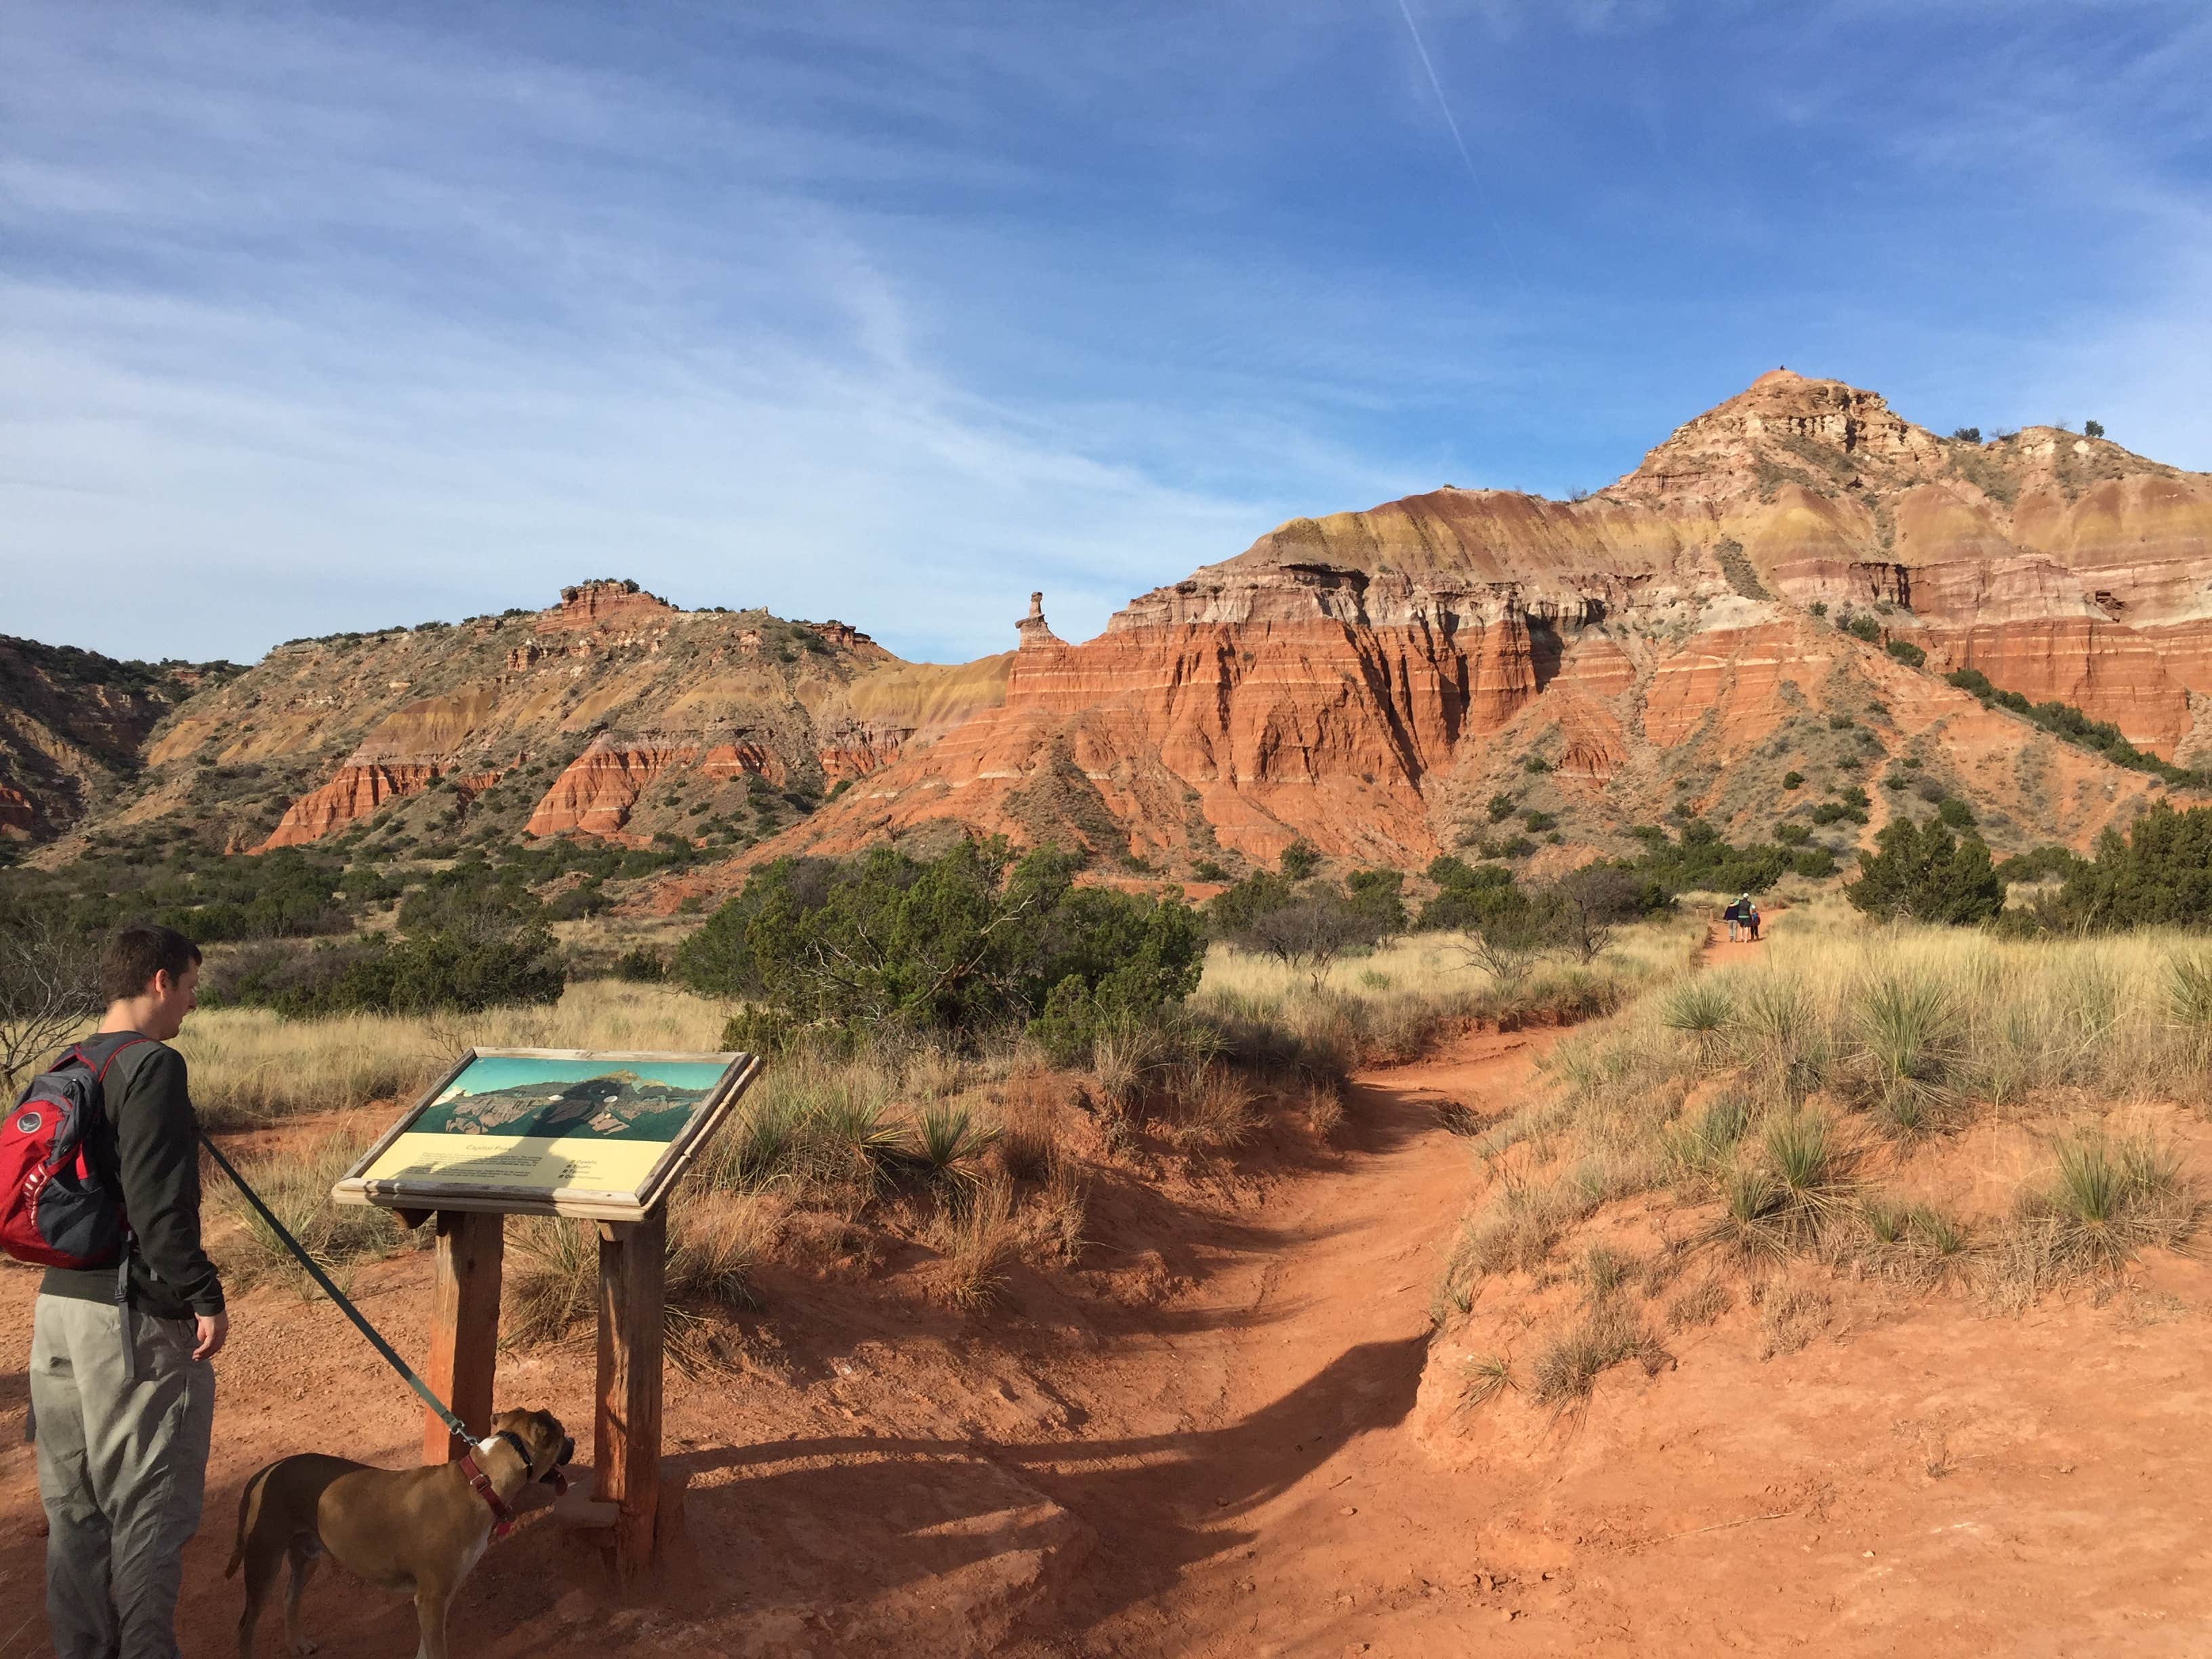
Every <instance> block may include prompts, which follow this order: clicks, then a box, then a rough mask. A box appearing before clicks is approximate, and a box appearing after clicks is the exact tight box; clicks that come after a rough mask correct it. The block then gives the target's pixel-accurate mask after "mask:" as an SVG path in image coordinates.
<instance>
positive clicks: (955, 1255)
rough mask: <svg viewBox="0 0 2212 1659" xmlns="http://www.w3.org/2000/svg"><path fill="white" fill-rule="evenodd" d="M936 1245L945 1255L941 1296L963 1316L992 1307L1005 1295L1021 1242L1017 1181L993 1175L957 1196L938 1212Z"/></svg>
mask: <svg viewBox="0 0 2212 1659" xmlns="http://www.w3.org/2000/svg"><path fill="white" fill-rule="evenodd" d="M934 1242H935V1243H936V1244H937V1247H938V1249H939V1250H940V1251H941V1252H942V1253H943V1259H942V1260H941V1261H939V1262H938V1264H937V1272H936V1279H935V1285H936V1290H937V1292H938V1294H939V1296H941V1297H943V1298H944V1300H945V1303H946V1304H948V1305H950V1306H951V1307H954V1308H957V1309H960V1310H963V1312H975V1311H977V1310H981V1309H984V1308H987V1307H989V1306H990V1305H991V1304H993V1303H994V1302H996V1301H997V1300H998V1299H999V1298H1000V1297H1001V1296H1003V1295H1004V1294H1005V1293H1006V1268H1007V1267H1008V1266H1009V1265H1010V1264H1011V1263H1012V1261H1013V1260H1014V1258H1015V1255H1016V1254H1017V1246H1018V1243H1019V1242H1020V1237H1019V1231H1018V1228H1017V1227H1016V1226H1015V1225H1014V1188H1013V1183H1012V1182H1009V1181H1006V1180H1004V1179H1001V1178H999V1177H993V1178H991V1179H989V1180H987V1181H983V1182H979V1183H978V1184H977V1185H976V1186H975V1187H974V1188H970V1189H967V1190H964V1191H962V1192H960V1193H959V1194H957V1195H956V1196H954V1197H953V1198H952V1199H951V1200H949V1201H948V1202H946V1203H945V1205H944V1206H941V1208H940V1209H939V1219H938V1225H937V1227H936V1229H935V1240H934Z"/></svg>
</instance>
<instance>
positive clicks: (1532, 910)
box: [1456, 903, 1552, 994]
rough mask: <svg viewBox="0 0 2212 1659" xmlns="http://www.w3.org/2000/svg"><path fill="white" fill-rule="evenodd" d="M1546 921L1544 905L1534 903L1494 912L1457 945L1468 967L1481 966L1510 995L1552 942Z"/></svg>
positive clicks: (1468, 931)
mask: <svg viewBox="0 0 2212 1659" xmlns="http://www.w3.org/2000/svg"><path fill="white" fill-rule="evenodd" d="M1547 921H1548V918H1547V915H1545V913H1544V909H1543V907H1541V906H1538V905H1534V904H1529V903H1522V904H1519V905H1516V906H1514V907H1512V908H1508V909H1503V910H1498V911H1493V912H1492V914H1490V915H1486V916H1483V917H1480V919H1478V920H1477V921H1475V922H1474V925H1473V926H1472V927H1469V928H1468V930H1467V938H1466V939H1465V940H1464V941H1463V942H1462V944H1460V945H1458V946H1457V947H1456V948H1457V949H1458V951H1459V953H1460V955H1461V956H1462V957H1463V958H1464V959H1465V961H1466V963H1467V965H1468V967H1470V968H1480V969H1482V970H1483V972H1485V973H1486V974H1488V975H1490V977H1491V979H1492V981H1493V982H1494V983H1495V984H1496V985H1497V987H1498V989H1499V990H1501V991H1504V992H1506V993H1508V994H1510V993H1512V992H1514V991H1516V990H1518V989H1519V988H1520V986H1521V982H1522V981H1523V980H1525V979H1527V978H1528V973H1529V970H1530V969H1533V968H1534V967H1535V965H1536V963H1537V960H1538V958H1539V957H1541V956H1542V955H1543V954H1544V951H1545V947H1546V946H1547V945H1549V944H1550V943H1551V942H1552V940H1551V932H1550V929H1549V927H1547Z"/></svg>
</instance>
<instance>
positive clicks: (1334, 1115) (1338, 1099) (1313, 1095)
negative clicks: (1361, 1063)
mask: <svg viewBox="0 0 2212 1659" xmlns="http://www.w3.org/2000/svg"><path fill="white" fill-rule="evenodd" d="M1300 1105H1301V1107H1302V1109H1303V1110H1304V1115H1305V1120H1306V1127H1307V1128H1309V1129H1310V1130H1312V1131H1313V1137H1314V1139H1316V1140H1321V1141H1326V1140H1328V1139H1331V1138H1332V1137H1334V1135H1335V1133H1336V1132H1337V1131H1338V1130H1339V1129H1340V1128H1341V1127H1343V1126H1344V1089H1343V1086H1342V1085H1340V1084H1338V1083H1335V1082H1334V1081H1330V1080H1326V1079H1318V1080H1316V1081H1315V1082H1313V1083H1310V1084H1309V1085H1306V1088H1305V1090H1304V1094H1303V1096H1302V1098H1301V1100H1300ZM1460 1109H1461V1110H1462V1112H1464V1111H1465V1110H1466V1108H1465V1107H1462V1108H1460Z"/></svg>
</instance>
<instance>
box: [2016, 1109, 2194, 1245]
mask: <svg viewBox="0 0 2212 1659" xmlns="http://www.w3.org/2000/svg"><path fill="white" fill-rule="evenodd" d="M2201 1209H2202V1206H2201V1205H2200V1204H2199V1203H2198V1201H2197V1195H2196V1192H2195V1189H2194V1187H2193V1186H2192V1184H2191V1182H2189V1180H2188V1179H2187V1178H2186V1177H2185V1176H2184V1175H2183V1173H2182V1167H2181V1158H2180V1157H2179V1154H2178V1153H2177V1152H2174V1150H2173V1149H2172V1147H2171V1146H2167V1145H2166V1144H2165V1143H2164V1142H2162V1141H2160V1140H2158V1139H2154V1137H2151V1136H2149V1135H2136V1136H2130V1137H2128V1138H2126V1139H2120V1140H2113V1139H2110V1138H2109V1137H2107V1136H2106V1135H2105V1134H2104V1133H2101V1132H2091V1133H2084V1134H2081V1135H2077V1136H2075V1137H2074V1138H2072V1139H2068V1140H2063V1141H2061V1142H2060V1143H2059V1144H2058V1145H2057V1147H2056V1148H2055V1149H2054V1153H2053V1167H2052V1170H2051V1176H2050V1177H2049V1178H2048V1179H2047V1180H2046V1181H2045V1182H2044V1183H2043V1184H2042V1185H2041V1186H2039V1187H2037V1188H2031V1189H2030V1190H2029V1191H2028V1192H2027V1194H2025V1195H2024V1197H2023V1200H2022V1202H2021V1215H2022V1217H2023V1218H2024V1219H2026V1220H2027V1222H2028V1223H2029V1224H2030V1225H2038V1224H2040V1225H2042V1226H2043V1227H2044V1228H2045V1229H2046V1230H2047V1231H2048V1232H2049V1235H2050V1243H2051V1249H2052V1250H2053V1253H2054V1255H2055V1257H2056V1258H2057V1261H2059V1262H2060V1263H2061V1264H2062V1265H2064V1266H2068V1267H2076V1268H2079V1269H2081V1270H2083V1271H2089V1272H2096V1271H2111V1270H2113V1269H2116V1268H2118V1267H2121V1266H2123V1265H2124V1263H2126V1262H2127V1261H2129V1260H2130V1259H2131V1258H2132V1257H2133V1256H2135V1255H2136V1253H2137V1252H2138V1251H2140V1250H2142V1249H2145V1248H2147V1247H2148V1246H2151V1245H2161V1244H2162V1245H2169V1246H2170V1245H2174V1244H2179V1243H2181V1242H2182V1241H2183V1240H2184V1239H2185V1238H2187V1237H2189V1235H2190V1233H2191V1232H2192V1231H2195V1228H2196V1225H2197V1218H2198V1216H2199V1213H2200V1212H2201Z"/></svg>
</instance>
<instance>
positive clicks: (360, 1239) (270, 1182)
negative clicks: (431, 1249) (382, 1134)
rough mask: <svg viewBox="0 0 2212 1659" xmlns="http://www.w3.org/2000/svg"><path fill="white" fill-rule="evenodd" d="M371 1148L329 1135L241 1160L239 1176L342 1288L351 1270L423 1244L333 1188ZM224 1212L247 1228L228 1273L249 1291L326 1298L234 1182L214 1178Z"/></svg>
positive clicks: (228, 1255)
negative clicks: (271, 1284) (270, 1285)
mask: <svg viewBox="0 0 2212 1659" xmlns="http://www.w3.org/2000/svg"><path fill="white" fill-rule="evenodd" d="M364 1145H365V1143H364V1142H362V1141H361V1140H359V1139H355V1138H354V1137H351V1136H346V1135H324V1136H321V1137H319V1139H314V1140H312V1141H310V1142H308V1143H307V1145H306V1146H300V1147H295V1148H294V1149H291V1150H289V1151H287V1152H280V1153H276V1154H273V1155H270V1156H267V1157H263V1158H250V1159H241V1160H235V1161H236V1162H237V1163H238V1165H239V1173H240V1175H242V1176H245V1177H246V1182H247V1183H248V1184H249V1185H250V1186H252V1188H253V1190H254V1191H255V1192H256V1193H258V1194H260V1196H261V1201H262V1202H263V1203H264V1204H266V1205H267V1206H269V1208H270V1210H271V1211H272V1212H274V1213H275V1215H276V1218H277V1220H279V1221H281V1222H282V1223H283V1225H284V1228H285V1231H288V1232H289V1233H290V1234H291V1235H292V1237H295V1238H296V1239H298V1240H299V1241H300V1243H301V1244H302V1245H304V1246H305V1247H306V1248H307V1252H308V1253H309V1254H310V1255H313V1257H314V1258H315V1261H316V1264H317V1265H318V1266H319V1267H321V1268H322V1269H323V1270H324V1271H325V1273H331V1274H332V1277H334V1278H336V1279H338V1280H339V1282H340V1283H341V1284H343V1279H344V1275H343V1271H338V1272H333V1271H332V1270H333V1269H337V1270H343V1268H344V1267H347V1266H349V1264H351V1263H354V1262H356V1261H365V1260H368V1259H371V1258H374V1257H380V1256H386V1255H392V1254H393V1253H394V1252H395V1251H398V1250H404V1249H413V1248H416V1246H417V1245H418V1244H419V1243H422V1242H424V1241H423V1240H422V1238H421V1237H419V1236H418V1235H410V1233H408V1232H407V1231H405V1230H404V1228H402V1227H401V1226H400V1225H399V1224H398V1221H397V1220H395V1219H394V1218H393V1217H392V1212H390V1211H389V1210H385V1209H380V1208H377V1207H376V1206H373V1205H367V1204H339V1203H336V1202H333V1201H332V1200H331V1187H332V1186H333V1185H335V1184H336V1183H337V1179H338V1177H339V1176H342V1175H343V1174H344V1173H345V1172H346V1170H348V1169H349V1168H350V1167H352V1165H353V1163H354V1161H355V1160H356V1158H359V1157H360V1156H361V1154H362V1150H363V1147H364ZM210 1183H211V1184H212V1186H213V1188H214V1192H215V1196H216V1207H217V1209H218V1210H219V1211H220V1212H222V1213H223V1214H225V1215H228V1216H233V1217H234V1218H236V1219H237V1220H238V1221H239V1222H240V1224H241V1228H242V1231H241V1233H240V1243H239V1245H238V1246H237V1247H236V1248H235V1249H232V1250H226V1251H225V1252H224V1255H225V1261H224V1266H225V1267H227V1268H228V1269H229V1270H231V1271H232V1272H233V1273H234V1274H235V1275H236V1276H237V1277H238V1278H239V1279H241V1280H243V1281H244V1282H246V1283H248V1284H251V1283H253V1282H256V1281H257V1280H260V1279H270V1278H276V1279H286V1280H288V1281H289V1282H290V1283H291V1284H292V1285H293V1286H294V1287H295V1289H297V1290H298V1291H299V1292H300V1294H301V1297H315V1296H318V1295H319V1294H321V1292H320V1291H318V1290H317V1289H316V1288H315V1283H314V1280H313V1279H311V1278H309V1277H308V1275H307V1271H306V1269H305V1268H303V1267H301V1266H300V1263H299V1260H298V1258H296V1257H295V1256H294V1255H293V1254H292V1253H291V1251H289V1249H286V1248H285V1247H284V1244H283V1241H282V1240H280V1239H279V1238H278V1237H276V1232H275V1231H274V1230H273V1229H271V1228H270V1225H269V1224H268V1223H267V1222H266V1221H264V1220H263V1219H262V1217H261V1213H260V1212H259V1211H258V1210H256V1209H255V1208H254V1207H253V1206H252V1205H251V1204H249V1203H247V1202H246V1199H245V1197H244V1196H243V1195H242V1194H240V1192H239V1190H238V1188H236V1187H235V1186H234V1184H232V1182H231V1181H230V1179H229V1178H228V1176H223V1175H221V1174H219V1173H218V1174H215V1175H212V1176H210Z"/></svg>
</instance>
